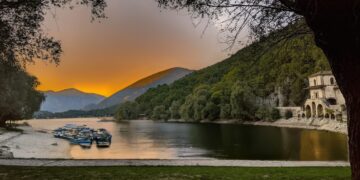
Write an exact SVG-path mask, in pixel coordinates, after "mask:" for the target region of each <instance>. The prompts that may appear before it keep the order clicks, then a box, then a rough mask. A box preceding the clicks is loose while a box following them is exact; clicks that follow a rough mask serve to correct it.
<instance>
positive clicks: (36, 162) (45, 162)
mask: <svg viewBox="0 0 360 180" xmlns="http://www.w3.org/2000/svg"><path fill="white" fill-rule="evenodd" d="M0 165H4V166H215V167H216V166H218V167H220V166H222V167H224V166H228V167H344V166H345V167H346V166H349V163H348V162H344V161H249V160H213V159H211V160H207V159H206V160H204V159H186V160H177V159H176V160H56V159H0Z"/></svg>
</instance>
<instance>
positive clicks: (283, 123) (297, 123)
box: [166, 118, 348, 135]
mask: <svg viewBox="0 0 360 180" xmlns="http://www.w3.org/2000/svg"><path fill="white" fill-rule="evenodd" d="M166 122H168V123H200V124H239V125H250V126H271V127H284V128H296V129H310V130H319V131H327V132H334V133H340V134H344V135H347V134H348V132H347V124H346V123H340V122H337V121H331V120H319V119H315V120H311V119H306V120H298V119H297V118H290V119H279V120H277V121H274V122H269V121H241V120H218V121H209V120H202V121H200V122H193V121H185V120H174V119H172V120H168V121H166Z"/></svg>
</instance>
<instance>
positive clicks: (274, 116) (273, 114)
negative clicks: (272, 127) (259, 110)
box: [271, 108, 281, 121]
mask: <svg viewBox="0 0 360 180" xmlns="http://www.w3.org/2000/svg"><path fill="white" fill-rule="evenodd" d="M280 118H281V115H280V111H279V110H278V109H276V108H273V109H272V110H271V120H273V121H276V120H278V119H280Z"/></svg>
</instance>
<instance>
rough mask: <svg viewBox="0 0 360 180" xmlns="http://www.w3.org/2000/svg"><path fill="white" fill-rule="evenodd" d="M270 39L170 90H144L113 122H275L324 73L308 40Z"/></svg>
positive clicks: (324, 63)
mask: <svg viewBox="0 0 360 180" xmlns="http://www.w3.org/2000/svg"><path fill="white" fill-rule="evenodd" d="M273 36H274V35H272V36H270V37H267V38H264V39H262V40H260V41H258V42H256V43H253V44H252V45H249V46H247V47H246V48H243V49H242V50H240V51H238V52H237V53H236V54H234V55H232V56H231V57H230V58H228V59H226V60H224V61H222V62H220V63H217V64H215V65H212V66H209V67H207V68H204V69H201V70H198V71H196V72H193V73H192V74H190V75H188V76H186V77H184V78H182V79H180V80H178V81H175V82H174V83H173V84H171V85H161V86H158V87H157V88H153V89H150V90H148V91H147V92H146V93H145V94H143V95H142V96H140V97H138V98H137V99H136V100H135V102H127V103H124V104H122V105H121V106H120V107H119V110H118V112H117V114H116V116H117V118H118V119H136V118H138V117H139V115H140V114H141V115H145V116H147V117H149V118H152V119H170V118H172V119H178V118H182V119H186V120H192V121H198V120H202V119H209V120H216V119H242V120H260V119H261V120H274V119H277V118H279V113H278V112H277V110H276V109H274V107H275V106H294V105H301V104H302V103H303V101H304V100H305V98H306V96H307V92H306V89H305V88H306V87H307V76H308V75H310V74H312V73H314V72H317V71H320V70H329V69H330V68H329V65H328V63H327V61H326V59H325V56H324V55H323V53H322V51H321V50H320V49H319V48H317V47H316V45H315V44H314V42H313V37H312V36H311V35H303V36H298V37H296V38H293V39H290V40H286V41H281V42H280V43H274V42H275V40H274V38H273Z"/></svg>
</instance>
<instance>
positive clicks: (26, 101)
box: [0, 59, 44, 126]
mask: <svg viewBox="0 0 360 180" xmlns="http://www.w3.org/2000/svg"><path fill="white" fill-rule="evenodd" d="M0 84H1V88H0V126H5V122H6V121H7V120H20V119H25V118H31V117H32V115H33V113H34V112H35V111H38V110H39V109H40V105H41V102H42V101H43V100H44V95H43V94H42V93H40V92H38V91H36V90H35V88H36V87H37V86H38V85H39V82H38V81H37V79H36V78H35V77H34V76H31V75H29V74H28V73H26V72H25V71H24V69H22V68H21V67H19V66H15V65H13V64H9V63H7V62H5V61H1V59H0Z"/></svg>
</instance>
